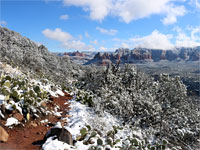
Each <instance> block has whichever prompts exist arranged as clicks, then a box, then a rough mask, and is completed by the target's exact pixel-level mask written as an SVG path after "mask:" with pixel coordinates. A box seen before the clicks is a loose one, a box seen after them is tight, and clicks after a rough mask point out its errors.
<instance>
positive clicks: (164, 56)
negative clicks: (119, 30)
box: [86, 46, 200, 65]
mask: <svg viewBox="0 0 200 150" xmlns="http://www.w3.org/2000/svg"><path fill="white" fill-rule="evenodd" d="M162 60H163V61H198V60H200V46H198V47H194V48H187V47H181V48H175V49H174V50H158V49H147V48H135V49H133V50H130V49H128V48H119V49H117V50H116V51H115V52H113V53H100V52H99V53H97V54H96V55H95V56H94V58H93V59H91V60H90V61H88V62H87V63H86V65H89V64H96V65H105V64H107V63H111V62H112V63H117V62H118V61H120V63H121V64H124V63H145V62H158V61H162Z"/></svg>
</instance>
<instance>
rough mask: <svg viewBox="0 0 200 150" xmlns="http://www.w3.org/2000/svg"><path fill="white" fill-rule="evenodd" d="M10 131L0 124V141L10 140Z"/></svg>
mask: <svg viewBox="0 0 200 150" xmlns="http://www.w3.org/2000/svg"><path fill="white" fill-rule="evenodd" d="M8 137H9V135H8V133H7V132H6V130H5V129H4V128H3V127H1V126H0V141H1V142H7V141H8Z"/></svg>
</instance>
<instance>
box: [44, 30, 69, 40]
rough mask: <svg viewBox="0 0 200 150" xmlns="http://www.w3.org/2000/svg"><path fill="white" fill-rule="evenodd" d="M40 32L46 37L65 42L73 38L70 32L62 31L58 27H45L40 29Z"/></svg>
mask: <svg viewBox="0 0 200 150" xmlns="http://www.w3.org/2000/svg"><path fill="white" fill-rule="evenodd" d="M42 33H43V35H44V36H46V37H47V38H50V39H53V40H57V41H59V42H65V41H69V40H72V39H73V37H72V35H71V34H69V33H67V32H63V31H62V30H61V29H60V28H56V29H55V30H54V31H53V30H50V29H45V30H43V31H42Z"/></svg>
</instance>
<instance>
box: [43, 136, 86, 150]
mask: <svg viewBox="0 0 200 150" xmlns="http://www.w3.org/2000/svg"><path fill="white" fill-rule="evenodd" d="M42 149H43V150H73V149H75V148H73V146H71V145H68V144H66V143H64V142H61V141H58V139H54V137H49V138H48V139H47V140H46V142H45V143H44V144H43V145H42ZM82 150H84V149H82Z"/></svg>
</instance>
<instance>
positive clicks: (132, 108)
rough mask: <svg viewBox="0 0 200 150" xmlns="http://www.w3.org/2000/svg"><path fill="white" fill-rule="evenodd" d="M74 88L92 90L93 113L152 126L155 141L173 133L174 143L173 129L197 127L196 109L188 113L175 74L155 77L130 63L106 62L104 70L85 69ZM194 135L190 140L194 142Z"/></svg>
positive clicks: (142, 126)
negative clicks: (107, 113)
mask: <svg viewBox="0 0 200 150" xmlns="http://www.w3.org/2000/svg"><path fill="white" fill-rule="evenodd" d="M76 87H77V88H78V89H79V90H84V91H90V92H92V93H93V98H92V101H93V103H94V105H92V106H93V107H94V108H95V110H96V112H100V113H103V112H104V111H106V112H109V113H111V114H112V115H114V116H116V117H117V118H119V119H122V120H123V121H124V124H131V125H133V126H138V127H140V128H143V129H145V132H149V131H150V130H152V129H153V132H151V133H150V134H152V135H154V136H155V138H156V139H157V141H158V142H159V141H160V140H159V139H162V138H164V137H165V138H172V135H173V136H175V137H176V138H177V140H174V141H176V142H174V143H175V144H177V145H178V143H179V144H180V140H181V137H179V136H178V134H176V133H177V132H176V131H177V129H179V128H185V127H189V128H190V130H192V131H193V132H194V133H197V131H198V130H199V125H198V123H199V120H198V119H197V118H196V119H195V117H193V115H195V116H196V114H197V112H198V110H197V111H194V113H193V114H192V115H191V114H189V113H188V112H191V110H190V103H191V102H189V101H188V100H187V99H188V98H187V97H186V93H187V90H186V87H185V85H184V84H183V83H182V82H181V80H180V78H179V77H174V78H173V77H170V76H168V75H166V74H161V75H160V77H159V78H158V79H157V80H155V79H154V78H152V77H149V76H148V75H146V74H144V73H140V72H137V70H136V68H135V67H134V66H131V65H125V66H124V67H119V66H117V65H116V66H115V65H109V66H108V67H107V68H104V69H99V68H91V69H88V70H87V71H86V73H85V76H83V77H82V78H81V79H79V82H78V84H77V85H76ZM189 118H191V119H189ZM191 120H193V123H194V122H195V125H196V126H197V128H195V125H194V124H193V123H191ZM172 133H173V134H172ZM146 135H147V134H146ZM197 136H198V135H197V134H196V135H195V138H194V141H193V142H195V141H197V139H198V137H197ZM161 141H162V140H161ZM184 142H186V143H189V141H187V140H185V141H184ZM186 145H187V144H186Z"/></svg>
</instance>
